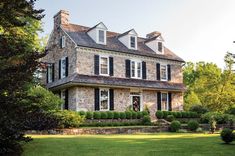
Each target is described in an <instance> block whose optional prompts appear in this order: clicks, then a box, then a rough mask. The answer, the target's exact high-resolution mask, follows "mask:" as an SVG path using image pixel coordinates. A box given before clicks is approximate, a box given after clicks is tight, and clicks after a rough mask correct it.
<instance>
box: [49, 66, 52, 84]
mask: <svg viewBox="0 0 235 156" xmlns="http://www.w3.org/2000/svg"><path fill="white" fill-rule="evenodd" d="M50 82H52V65H51V64H50V65H49V66H48V83H50Z"/></svg>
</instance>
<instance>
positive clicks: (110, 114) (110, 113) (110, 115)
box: [107, 111, 114, 119]
mask: <svg viewBox="0 0 235 156" xmlns="http://www.w3.org/2000/svg"><path fill="white" fill-rule="evenodd" d="M107 115H108V119H113V116H114V114H113V112H111V111H109V112H107Z"/></svg>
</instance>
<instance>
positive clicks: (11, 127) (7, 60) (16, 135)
mask: <svg viewBox="0 0 235 156" xmlns="http://www.w3.org/2000/svg"><path fill="white" fill-rule="evenodd" d="M34 3H35V0H0V73H1V77H0V155H20V154H21V152H22V147H21V144H20V142H21V141H28V140H29V138H27V137H25V136H24V129H25V119H26V118H27V116H25V115H26V114H27V113H26V112H28V111H30V107H29V106H28V105H26V104H25V103H24V102H23V101H24V100H23V99H27V97H28V95H27V90H28V86H29V85H28V84H30V83H31V82H32V80H33V74H34V72H35V70H36V69H37V68H38V67H39V65H40V64H39V62H38V59H39V58H41V57H43V56H44V55H45V53H40V52H39V49H40V48H39V47H40V43H39V39H38V35H37V33H38V31H40V30H41V24H40V20H41V19H42V18H43V16H44V15H42V12H43V10H37V9H34Z"/></svg>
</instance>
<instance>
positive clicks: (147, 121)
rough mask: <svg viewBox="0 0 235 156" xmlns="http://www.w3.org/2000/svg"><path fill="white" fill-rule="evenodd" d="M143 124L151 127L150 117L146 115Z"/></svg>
mask: <svg viewBox="0 0 235 156" xmlns="http://www.w3.org/2000/svg"><path fill="white" fill-rule="evenodd" d="M142 122H143V124H144V125H150V124H151V119H150V116H149V115H145V116H144V117H143V119H142Z"/></svg>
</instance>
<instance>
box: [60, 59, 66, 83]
mask: <svg viewBox="0 0 235 156" xmlns="http://www.w3.org/2000/svg"><path fill="white" fill-rule="evenodd" d="M62 61H65V69H63V67H62V65H63V63H62ZM63 73H64V74H65V75H63ZM65 77H66V56H65V57H62V58H61V59H60V79H63V78H65Z"/></svg>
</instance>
